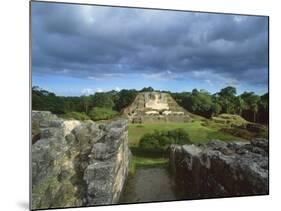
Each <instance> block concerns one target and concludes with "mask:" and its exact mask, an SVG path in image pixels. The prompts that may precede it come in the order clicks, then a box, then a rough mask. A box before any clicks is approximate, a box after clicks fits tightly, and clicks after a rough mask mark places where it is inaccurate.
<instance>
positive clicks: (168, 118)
mask: <svg viewBox="0 0 281 211" xmlns="http://www.w3.org/2000/svg"><path fill="white" fill-rule="evenodd" d="M123 114H124V115H125V116H126V117H127V118H128V119H129V121H130V122H132V123H155V122H188V121H190V120H191V119H192V117H191V115H192V114H191V113H189V112H187V111H186V110H185V109H183V108H182V107H181V106H179V105H178V104H177V102H176V101H175V100H174V99H173V98H172V96H171V95H170V94H168V93H163V92H142V93H139V94H138V95H137V96H136V98H135V100H134V102H133V103H132V104H131V105H130V106H129V107H127V108H125V109H124V111H123Z"/></svg>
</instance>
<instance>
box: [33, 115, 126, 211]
mask: <svg viewBox="0 0 281 211" xmlns="http://www.w3.org/2000/svg"><path fill="white" fill-rule="evenodd" d="M32 128H33V134H32V135H33V143H34V144H33V145H32V209H44V208H59V207H75V206H89V205H101V204H114V203H117V202H118V200H119V197H120V193H121V191H122V189H123V185H124V181H125V179H126V177H127V172H128V163H129V156H130V151H129V148H128V128H127V121H126V120H117V121H114V122H111V123H108V124H96V123H94V122H93V121H86V122H80V121H76V120H62V119H60V118H58V117H56V116H55V115H53V114H51V113H50V112H47V111H46V112H42V111H33V112H32Z"/></svg>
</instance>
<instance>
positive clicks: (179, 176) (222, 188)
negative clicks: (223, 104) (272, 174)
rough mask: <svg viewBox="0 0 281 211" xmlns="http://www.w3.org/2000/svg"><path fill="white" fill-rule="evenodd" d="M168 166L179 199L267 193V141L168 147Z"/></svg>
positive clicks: (257, 140)
mask: <svg viewBox="0 0 281 211" xmlns="http://www.w3.org/2000/svg"><path fill="white" fill-rule="evenodd" d="M170 166H171V170H172V172H173V174H174V177H175V180H176V184H177V187H178V189H179V190H180V191H181V193H182V198H185V199H194V198H210V197H225V196H243V195H259V194H268V193H269V190H268V188H269V187H268V141H267V140H264V139H254V140H253V141H252V142H251V143H228V144H227V143H225V142H222V141H211V142H209V143H208V144H203V145H198V146H196V145H184V146H177V145H174V146H172V147H171V151H170Z"/></svg>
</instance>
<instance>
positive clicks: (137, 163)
mask: <svg viewBox="0 0 281 211" xmlns="http://www.w3.org/2000/svg"><path fill="white" fill-rule="evenodd" d="M168 161H169V160H168V158H163V157H160V158H150V157H139V156H133V158H132V160H131V162H130V167H129V174H134V172H135V170H136V168H139V167H141V168H149V167H156V166H166V165H167V164H168Z"/></svg>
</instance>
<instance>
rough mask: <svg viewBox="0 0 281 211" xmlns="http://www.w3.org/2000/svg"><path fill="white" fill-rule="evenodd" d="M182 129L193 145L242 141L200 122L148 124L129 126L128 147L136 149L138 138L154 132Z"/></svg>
mask: <svg viewBox="0 0 281 211" xmlns="http://www.w3.org/2000/svg"><path fill="white" fill-rule="evenodd" d="M177 128H183V129H184V130H185V131H186V132H187V133H188V134H189V136H190V138H191V141H192V142H193V143H204V142H207V141H209V140H211V139H220V140H223V141H231V140H242V139H241V138H239V137H236V136H233V135H231V134H229V133H225V132H222V131H219V128H213V127H207V126H203V125H202V121H200V120H197V121H194V122H186V123H150V124H129V145H130V146H131V147H137V146H138V143H139V140H140V138H141V137H142V136H143V135H144V134H146V133H151V132H153V131H154V130H160V131H161V130H174V129H177Z"/></svg>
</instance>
